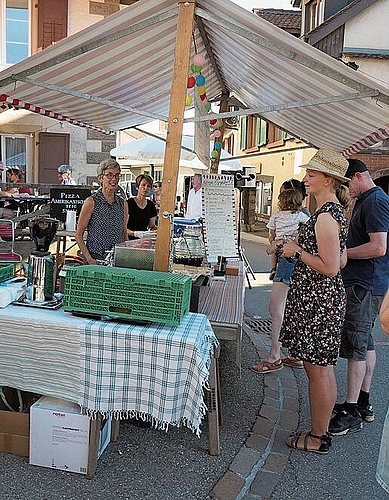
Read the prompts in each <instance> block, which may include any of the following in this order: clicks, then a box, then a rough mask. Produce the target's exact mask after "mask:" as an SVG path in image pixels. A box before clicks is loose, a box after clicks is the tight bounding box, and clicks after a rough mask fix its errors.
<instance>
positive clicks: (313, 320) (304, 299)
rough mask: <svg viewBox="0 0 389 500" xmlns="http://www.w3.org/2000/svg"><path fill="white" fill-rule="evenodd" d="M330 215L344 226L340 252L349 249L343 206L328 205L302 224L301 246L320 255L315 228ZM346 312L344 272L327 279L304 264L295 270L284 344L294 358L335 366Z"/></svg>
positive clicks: (341, 233)
mask: <svg viewBox="0 0 389 500" xmlns="http://www.w3.org/2000/svg"><path fill="white" fill-rule="evenodd" d="M325 212H329V213H331V215H332V217H333V218H334V219H335V220H336V221H337V222H339V224H340V233H339V241H340V249H341V251H343V250H344V249H345V247H346V239H347V219H346V217H345V215H344V211H343V208H342V206H341V205H340V204H338V203H334V202H327V203H325V204H324V205H323V206H322V207H320V208H319V209H318V210H317V211H316V212H315V213H314V214H313V215H312V217H311V218H310V219H309V220H308V221H307V222H306V223H305V224H303V225H302V228H301V230H300V233H299V237H298V244H299V246H300V247H301V248H302V249H303V250H305V251H306V252H309V253H311V254H312V255H317V254H318V248H317V241H316V235H315V225H316V222H317V218H318V216H319V215H320V214H322V213H325ZM345 310H346V294H345V290H344V286H343V281H342V277H341V274H340V271H339V272H338V274H337V275H336V276H333V277H331V276H325V275H324V274H321V273H319V272H317V271H315V270H313V269H312V268H310V267H308V266H307V265H306V264H304V262H301V261H298V262H297V263H296V265H295V267H294V270H293V273H292V276H291V280H290V287H289V291H288V297H287V300H286V307H285V313H284V321H283V323H282V327H281V332H280V341H281V342H282V344H283V346H284V347H287V348H288V349H289V353H290V355H291V356H293V357H295V358H297V359H301V360H302V361H307V362H309V363H312V364H316V365H322V366H327V365H335V364H336V362H337V359H338V351H339V344H340V336H341V330H342V326H343V321H344V315H345Z"/></svg>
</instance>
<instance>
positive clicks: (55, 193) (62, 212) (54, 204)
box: [50, 186, 91, 222]
mask: <svg viewBox="0 0 389 500" xmlns="http://www.w3.org/2000/svg"><path fill="white" fill-rule="evenodd" d="M90 194H91V190H90V189H88V188H81V187H80V188H79V187H69V186H60V187H58V188H51V189H50V217H53V218H54V219H57V220H60V221H62V222H66V213H67V212H68V211H70V210H74V211H75V212H77V216H78V215H79V213H80V211H81V207H82V204H83V203H84V200H85V199H86V198H88V196H90Z"/></svg>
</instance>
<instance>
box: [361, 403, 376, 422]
mask: <svg viewBox="0 0 389 500" xmlns="http://www.w3.org/2000/svg"><path fill="white" fill-rule="evenodd" d="M358 412H359V414H360V415H361V417H362V420H364V421H365V422H374V411H373V407H372V405H367V406H358Z"/></svg>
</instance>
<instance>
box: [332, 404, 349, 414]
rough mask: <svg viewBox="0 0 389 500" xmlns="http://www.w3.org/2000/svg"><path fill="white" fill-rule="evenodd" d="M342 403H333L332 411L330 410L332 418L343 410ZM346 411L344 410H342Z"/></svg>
mask: <svg viewBox="0 0 389 500" xmlns="http://www.w3.org/2000/svg"><path fill="white" fill-rule="evenodd" d="M343 405H344V403H335V405H334V407H333V409H332V416H333V417H335V415H337V414H338V413H340V412H341V411H343V410H344V406H343ZM344 411H346V410H344Z"/></svg>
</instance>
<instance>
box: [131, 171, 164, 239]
mask: <svg viewBox="0 0 389 500" xmlns="http://www.w3.org/2000/svg"><path fill="white" fill-rule="evenodd" d="M135 186H136V188H137V190H138V194H137V195H136V196H134V197H133V198H129V199H128V200H127V204H128V223H127V234H128V239H129V240H134V239H136V238H143V237H144V236H145V234H146V232H147V230H148V229H156V228H157V226H156V223H155V219H156V217H157V209H156V208H155V205H154V203H153V202H152V201H151V200H150V199H149V197H150V191H151V187H152V186H153V179H152V178H151V177H150V176H149V175H147V174H140V175H138V177H137V178H136V179H135Z"/></svg>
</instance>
